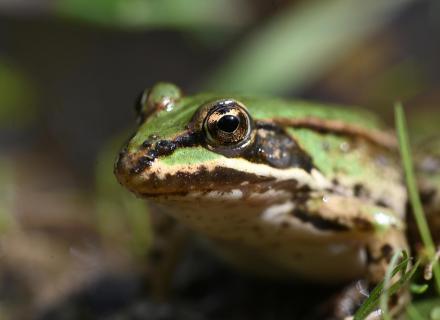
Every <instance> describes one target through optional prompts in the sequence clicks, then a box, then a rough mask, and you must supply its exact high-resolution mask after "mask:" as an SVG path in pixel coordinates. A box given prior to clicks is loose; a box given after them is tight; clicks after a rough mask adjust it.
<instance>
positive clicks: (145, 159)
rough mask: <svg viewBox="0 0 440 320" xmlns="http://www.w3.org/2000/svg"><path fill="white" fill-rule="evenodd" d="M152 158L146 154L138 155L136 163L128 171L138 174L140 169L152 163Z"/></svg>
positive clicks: (142, 169)
mask: <svg viewBox="0 0 440 320" xmlns="http://www.w3.org/2000/svg"><path fill="white" fill-rule="evenodd" d="M153 161H154V158H151V157H148V156H143V157H140V158H139V159H138V161H137V163H136V165H135V166H133V168H132V169H131V171H130V173H132V174H139V173H141V172H142V171H144V170H145V169H146V168H148V167H150V166H151V164H152V163H153Z"/></svg>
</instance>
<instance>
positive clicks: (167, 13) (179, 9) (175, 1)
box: [56, 0, 250, 29]
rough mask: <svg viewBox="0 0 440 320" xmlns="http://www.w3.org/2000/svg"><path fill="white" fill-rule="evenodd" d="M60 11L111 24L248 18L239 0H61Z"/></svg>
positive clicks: (234, 22) (206, 23) (219, 22)
mask: <svg viewBox="0 0 440 320" xmlns="http://www.w3.org/2000/svg"><path fill="white" fill-rule="evenodd" d="M56 8H57V11H58V13H59V14H60V15H63V16H67V17H71V18H79V19H81V20H84V21H89V22H93V23H98V24H102V25H108V26H119V27H130V28H132V27H136V28H178V29H194V28H204V27H217V28H219V27H237V26H243V25H244V24H245V23H247V22H248V20H249V16H250V15H248V14H247V10H246V7H245V3H244V2H243V1H240V0H209V1H206V0H94V1H89V0H60V1H57V4H56Z"/></svg>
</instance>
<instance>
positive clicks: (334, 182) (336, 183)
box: [332, 178, 339, 186]
mask: <svg viewBox="0 0 440 320" xmlns="http://www.w3.org/2000/svg"><path fill="white" fill-rule="evenodd" d="M332 183H333V185H335V186H339V180H338V179H337V178H333V179H332Z"/></svg>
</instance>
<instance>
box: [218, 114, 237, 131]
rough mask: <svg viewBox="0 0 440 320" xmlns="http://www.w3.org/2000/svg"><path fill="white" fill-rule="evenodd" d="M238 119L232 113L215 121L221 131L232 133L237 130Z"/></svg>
mask: <svg viewBox="0 0 440 320" xmlns="http://www.w3.org/2000/svg"><path fill="white" fill-rule="evenodd" d="M239 124H240V119H238V118H237V117H236V116H234V115H232V114H228V115H225V116H223V117H221V118H220V120H219V121H218V122H217V128H219V129H220V130H221V131H224V132H229V133H232V132H234V131H235V130H237V128H238V125H239Z"/></svg>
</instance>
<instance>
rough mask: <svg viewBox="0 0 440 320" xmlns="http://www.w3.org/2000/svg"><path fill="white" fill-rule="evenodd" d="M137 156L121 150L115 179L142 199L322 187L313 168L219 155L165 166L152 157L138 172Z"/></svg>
mask: <svg viewBox="0 0 440 320" xmlns="http://www.w3.org/2000/svg"><path fill="white" fill-rule="evenodd" d="M139 157H140V156H139V155H136V154H130V153H127V152H121V154H120V156H119V158H118V160H117V162H116V165H115V175H116V177H117V179H118V181H119V182H120V183H121V184H122V185H123V186H125V187H126V188H127V189H129V190H130V191H131V192H133V193H134V194H136V195H138V196H140V197H143V198H157V197H161V196H167V197H168V196H175V197H187V196H188V195H191V194H198V195H202V196H203V195H208V194H214V193H215V194H217V195H218V199H222V196H223V195H224V196H225V197H227V196H228V194H233V193H234V192H236V191H237V190H239V191H240V193H241V194H242V195H244V196H251V195H255V194H263V193H266V192H267V191H269V190H273V191H277V190H280V191H288V192H289V193H294V192H295V191H296V190H299V189H301V190H304V188H310V189H316V188H318V189H319V188H320V187H325V185H322V186H321V185H320V186H317V184H323V183H324V182H325V181H323V180H322V178H323V177H322V176H321V175H320V173H319V172H318V171H317V170H316V169H313V170H312V171H311V172H307V171H306V170H303V169H301V168H289V169H278V168H272V167H268V166H267V165H265V164H261V163H252V162H250V161H247V160H245V159H240V158H227V157H221V158H220V159H215V160H213V161H211V162H210V161H207V162H204V163H199V164H193V165H180V166H178V165H175V166H172V167H170V166H167V165H166V164H164V163H163V162H162V161H161V159H155V160H154V161H153V162H151V163H150V164H149V165H148V167H146V168H144V169H143V170H142V171H141V172H137V171H136V170H134V169H136V168H137V166H138V164H139Z"/></svg>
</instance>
